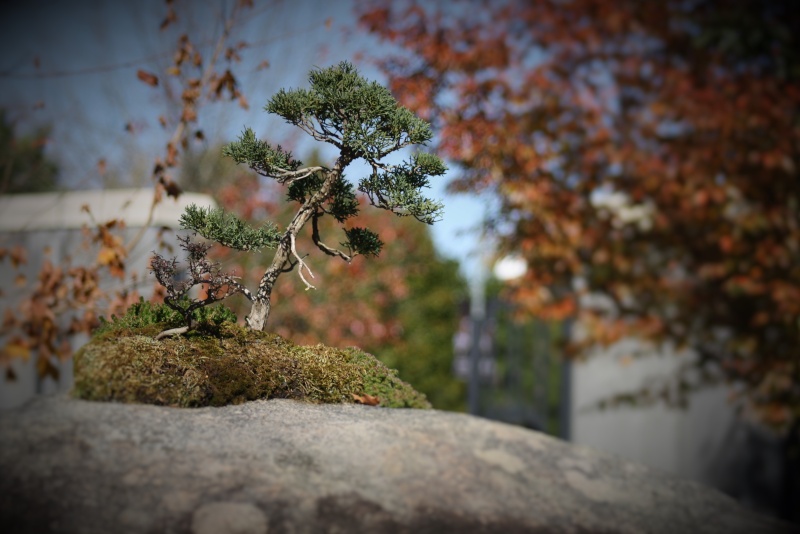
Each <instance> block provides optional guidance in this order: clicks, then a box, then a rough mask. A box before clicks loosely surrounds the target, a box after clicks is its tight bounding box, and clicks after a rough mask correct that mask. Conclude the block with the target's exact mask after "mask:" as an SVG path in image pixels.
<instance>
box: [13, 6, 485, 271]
mask: <svg viewBox="0 0 800 534" xmlns="http://www.w3.org/2000/svg"><path fill="white" fill-rule="evenodd" d="M230 5H232V1H228V2H223V1H218V0H195V1H192V2H178V6H177V8H178V9H177V10H178V16H179V22H178V25H176V26H173V27H172V28H169V29H168V30H167V31H159V30H158V25H159V23H160V21H161V20H162V19H163V18H164V15H165V14H166V7H165V4H164V2H162V1H160V0H159V1H156V0H146V1H141V2H124V1H116V2H114V1H112V2H109V1H102V0H72V1H70V2H47V1H42V0H38V1H37V0H33V1H29V2H25V3H24V5H22V3H19V5H16V6H14V7H3V8H2V10H3V16H2V17H0V36H1V37H0V39H2V40H3V43H2V44H3V50H4V51H5V52H4V54H3V56H2V59H0V106H3V107H6V108H7V109H9V111H10V115H11V117H12V119H14V120H15V121H16V122H17V124H18V126H19V129H20V130H22V131H24V130H25V129H26V128H32V127H33V126H35V125H37V124H50V125H51V126H52V128H53V132H52V136H51V142H50V144H49V146H48V151H49V153H50V154H51V155H52V156H53V157H54V158H57V159H58V160H59V162H60V163H61V168H62V169H63V179H64V180H65V181H66V183H68V184H69V186H70V187H74V188H88V187H93V186H96V185H97V184H98V183H100V178H99V176H98V174H97V161H98V160H99V159H101V158H102V159H105V160H106V161H108V166H109V169H111V170H112V172H117V173H118V174H125V175H126V176H127V177H128V178H129V179H130V180H132V181H133V182H134V183H140V184H147V183H148V182H147V179H148V178H147V175H148V174H149V169H150V168H151V166H152V161H153V158H154V156H155V155H157V154H159V153H160V151H161V150H162V148H161V147H163V146H164V144H165V141H166V139H167V138H168V136H169V133H170V130H169V129H167V130H166V131H165V130H163V129H162V128H160V126H159V125H158V122H157V118H158V115H159V110H160V109H162V108H163V107H164V93H163V89H161V88H151V87H149V86H147V85H145V84H144V83H142V82H140V81H138V80H137V78H136V71H137V70H138V69H144V70H148V71H156V70H157V69H158V67H159V65H164V64H165V62H168V61H169V56H170V55H171V54H172V52H173V51H174V49H175V44H176V40H177V36H178V33H176V32H177V30H178V26H179V25H180V26H182V25H184V24H186V25H188V26H189V27H190V28H193V30H190V34H191V36H192V38H193V39H195V40H196V41H199V42H200V43H201V46H203V50H204V51H207V50H208V48H209V47H210V44H205V43H212V42H213V41H214V39H215V37H216V36H218V35H219V32H220V22H219V20H220V17H219V16H218V13H219V11H220V9H221V8H223V6H227V7H228V8H229V7H230ZM186 6H191V9H190V10H188V11H187V10H186V9H185V8H186ZM246 14H247V15H246V17H244V18H243V20H242V21H241V22H240V23H239V24H238V25H237V27H236V30H235V34H236V38H235V40H236V41H238V40H240V39H241V40H243V41H246V42H248V43H250V45H251V46H249V47H248V48H245V49H243V50H242V52H241V56H242V62H241V63H240V64H238V65H233V69H232V70H233V71H234V74H235V75H237V77H238V79H239V82H240V84H241V87H242V91H243V93H244V94H245V96H246V97H247V98H248V100H249V102H250V109H249V110H248V111H245V110H242V109H240V108H238V106H235V105H233V104H223V105H209V106H205V107H204V108H202V110H201V113H200V122H199V126H200V128H201V129H202V130H203V132H204V133H205V135H206V138H207V139H208V142H209V143H214V142H227V141H230V140H232V139H233V138H235V136H236V135H237V134H238V133H239V132H240V131H241V129H242V128H243V127H244V126H245V125H247V126H250V127H252V128H253V129H254V130H256V132H257V133H258V134H259V135H260V136H261V137H263V138H265V139H268V140H270V141H272V142H281V143H282V144H284V145H285V146H290V147H292V148H293V149H294V151H295V152H296V153H297V154H299V155H300V154H303V153H304V152H305V151H307V150H310V149H311V148H312V147H314V146H319V144H318V143H316V142H314V141H313V140H310V139H308V140H306V139H303V137H302V136H298V135H297V134H296V133H295V132H293V131H292V129H291V128H290V127H288V126H287V125H284V124H282V123H281V122H279V119H276V118H274V117H271V116H269V115H268V114H266V113H265V112H263V111H261V108H262V107H263V105H264V103H265V102H266V101H267V99H268V98H269V96H271V95H272V94H273V93H274V92H275V91H277V90H278V89H280V88H281V87H297V86H302V85H304V84H305V79H306V75H307V72H308V70H309V69H310V68H312V67H314V66H327V65H331V64H335V63H337V62H339V61H341V60H350V61H357V59H358V58H359V57H362V56H363V57H364V60H362V61H361V62H358V64H359V67H360V68H361V71H362V73H363V74H364V75H365V76H367V77H369V78H372V79H377V80H379V81H383V80H384V77H383V76H382V74H381V73H380V71H378V70H377V69H376V68H375V67H373V66H372V65H371V64H370V63H369V58H370V57H372V58H375V57H377V56H379V55H380V54H381V53H383V52H384V51H386V50H387V47H386V46H385V45H382V44H380V43H379V42H377V40H375V39H374V38H373V37H371V36H369V35H366V34H365V33H364V32H363V31H360V30H357V29H356V28H355V27H354V21H353V15H352V6H351V2H350V1H337V2H319V1H315V0H306V1H302V0H296V1H294V2H287V1H271V2H270V1H266V2H265V1H263V0H262V1H258V0H257V1H256V2H255V7H254V9H253V10H250V11H249V12H246ZM264 60H266V61H268V62H269V67H267V68H263V69H258V68H257V67H258V65H259V64H260V63H261V62H262V61H264ZM127 123H131V124H133V125H134V126H135V130H136V132H137V133H136V134H135V135H131V134H130V133H128V132H126V131H125V129H124V126H125V124H127ZM323 155H328V156H331V157H332V156H333V152H331V151H330V150H327V151H325V150H324V151H323ZM357 171H358V169H357V168H356V169H353V170H351V172H350V176H353V177H355V176H357V174H358V173H357ZM453 172H455V171H453ZM450 176H452V174H451V175H450ZM447 178H448V177H445V179H444V180H438V181H436V182H435V183H434V184H433V187H432V189H431V191H430V194H431V196H433V197H436V198H440V199H443V200H444V202H445V215H444V218H443V220H442V221H440V222H438V223H437V224H435V225H434V226H433V228H432V234H433V238H434V241H435V243H436V245H437V248H438V249H439V250H440V251H441V252H442V254H443V255H445V256H448V257H453V258H456V259H458V260H459V261H460V262H462V269H463V270H464V272H465V274H467V275H468V276H471V275H472V274H474V273H475V270H476V269H475V267H476V265H475V258H474V256H473V255H471V254H470V251H472V250H474V249H475V248H476V244H477V238H476V234H474V233H471V232H468V231H467V230H468V229H469V228H474V227H475V226H476V225H477V223H478V222H479V220H480V218H481V217H483V215H484V214H485V211H486V209H487V207H486V206H487V202H486V199H479V198H475V197H474V196H465V195H449V194H447V193H446V191H445V190H444V186H445V184H446V182H447Z"/></svg>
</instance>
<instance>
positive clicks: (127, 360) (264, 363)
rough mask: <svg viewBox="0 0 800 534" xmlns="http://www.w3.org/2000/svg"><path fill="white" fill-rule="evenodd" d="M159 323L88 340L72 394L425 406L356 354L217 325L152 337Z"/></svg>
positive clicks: (201, 402) (186, 401)
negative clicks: (364, 399)
mask: <svg viewBox="0 0 800 534" xmlns="http://www.w3.org/2000/svg"><path fill="white" fill-rule="evenodd" d="M160 330H161V328H160V325H158V324H149V325H146V326H142V327H133V326H130V325H127V324H126V325H125V326H124V327H121V328H115V329H112V330H107V331H105V332H103V333H101V334H100V335H97V336H95V337H94V338H92V340H91V341H90V342H89V343H88V344H87V345H86V346H84V347H83V348H82V349H81V350H80V351H78V353H77V354H76V355H75V367H74V369H75V387H74V389H73V396H75V397H77V398H81V399H86V400H99V401H118V402H133V403H146V404H158V405H166V406H182V407H195V406H223V405H226V404H238V403H242V402H245V401H249V400H255V399H270V398H288V399H299V400H305V401H309V402H317V403H342V402H346V403H352V402H354V395H356V396H363V395H370V396H373V397H377V398H378V399H379V400H380V405H381V406H386V407H394V408H402V407H408V408H430V404H429V403H428V401H427V400H426V398H425V396H424V395H423V394H421V393H419V392H417V391H415V390H414V389H413V388H412V387H411V386H410V385H408V384H407V383H405V382H403V381H402V380H400V379H399V378H398V376H397V372H396V371H394V370H392V369H389V368H387V367H386V366H385V365H383V364H382V363H381V362H380V361H378V360H377V359H376V358H375V357H374V356H372V355H370V354H367V353H365V352H362V351H361V350H359V349H356V348H348V349H335V348H331V347H327V346H325V345H316V346H313V347H307V346H298V345H294V344H293V343H291V342H289V341H287V340H285V339H283V338H281V337H280V336H277V335H274V334H269V333H265V332H255V331H252V330H247V329H245V328H242V327H240V326H238V325H236V324H234V323H230V322H223V323H222V324H220V325H214V327H213V328H205V329H203V328H201V329H199V330H198V331H195V332H190V333H188V334H187V335H185V336H177V337H172V338H165V339H162V340H159V341H156V340H155V339H154V336H155V334H157V333H158V332H159V331H160Z"/></svg>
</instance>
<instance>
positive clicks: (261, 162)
mask: <svg viewBox="0 0 800 534" xmlns="http://www.w3.org/2000/svg"><path fill="white" fill-rule="evenodd" d="M309 82H310V88H309V89H292V90H288V91H287V90H280V91H279V92H278V93H277V94H276V95H275V96H273V97H272V99H271V100H270V101H269V102H268V103H267V105H266V107H265V110H266V111H267V112H269V113H274V114H277V115H279V116H281V117H283V118H284V119H285V120H286V121H287V122H288V123H290V124H292V125H294V126H297V127H298V128H300V129H301V130H302V131H303V132H305V133H306V134H308V135H310V136H311V137H313V138H314V139H316V140H317V141H322V142H325V143H329V144H331V145H333V146H334V147H336V149H337V150H338V157H337V158H336V160H335V162H334V163H333V166H331V167H325V166H310V167H304V166H303V164H302V162H300V161H298V160H296V159H294V158H293V157H292V154H291V153H290V152H288V151H286V150H284V149H283V148H281V146H280V145H277V146H274V147H273V146H272V145H270V144H269V143H267V142H265V141H261V140H259V139H257V138H256V136H255V134H254V133H253V131H252V130H251V129H249V128H247V129H245V130H244V132H243V133H242V134H241V136H240V137H239V139H238V141H236V142H234V143H231V144H230V145H228V146H226V147H225V149H224V154H225V155H227V156H229V157H231V158H233V159H234V160H235V161H236V162H237V163H244V164H246V165H248V166H249V167H250V168H251V169H252V170H254V171H255V172H257V173H258V174H260V175H262V176H265V177H268V178H271V179H274V180H276V181H277V182H279V183H280V184H282V185H285V186H286V187H287V188H288V195H287V196H288V200H290V201H294V202H296V203H298V204H299V208H298V209H297V212H296V213H295V215H294V217H293V218H292V220H291V222H290V223H289V225H288V226H287V227H286V229H285V230H283V231H280V230H279V229H278V228H277V226H276V225H275V224H273V223H271V222H265V223H264V225H263V226H261V227H260V228H251V227H249V226H248V225H247V224H245V223H244V222H242V221H241V220H239V219H238V218H237V217H235V216H234V215H232V214H230V213H226V212H224V211H223V210H221V209H206V208H200V207H197V206H194V205H192V206H189V207H188V208H187V209H186V211H185V212H184V214H183V215H182V217H181V227H182V228H184V229H187V230H192V231H194V232H196V233H198V234H200V235H201V236H203V237H205V238H206V239H208V240H210V241H213V242H216V243H219V244H221V245H224V246H226V247H230V248H234V249H237V250H242V251H258V250H260V249H261V248H265V247H268V248H273V249H275V254H274V256H273V259H272V262H271V264H270V265H269V267H268V268H267V269H266V271H265V272H264V275H263V276H262V277H261V280H260V282H259V284H258V288H257V289H256V290H255V291H250V290H249V289H248V288H246V287H245V286H244V285H242V284H241V283H240V282H239V281H238V280H237V279H236V278H235V277H232V276H230V275H226V274H224V273H221V272H220V271H219V270H215V269H212V268H211V267H210V266H209V264H207V263H203V260H204V258H203V255H204V254H205V253H206V251H207V250H208V249H207V247H203V246H201V247H196V246H193V247H192V248H189V247H190V245H189V243H188V242H187V243H186V246H185V247H184V248H185V249H186V250H187V251H188V252H189V255H190V263H192V262H194V265H195V266H197V265H202V266H203V269H204V270H203V272H202V273H201V272H199V271H198V276H195V275H194V274H192V273H189V274H190V281H189V282H187V283H191V281H192V280H194V281H195V282H198V283H203V284H206V285H209V287H214V288H215V290H214V293H213V295H210V294H209V295H210V297H209V298H206V299H204V300H195V301H193V304H192V306H193V307H197V306H203V305H206V304H210V303H211V302H213V301H214V300H218V299H219V298H224V296H227V295H229V294H230V292H231V291H236V292H240V293H242V294H243V295H244V296H245V297H246V298H247V299H248V300H249V301H250V302H251V303H252V306H251V309H250V312H249V314H248V315H247V317H246V323H247V326H248V327H249V328H252V329H254V330H263V329H264V328H265V326H266V324H267V319H268V318H269V312H270V297H271V294H272V290H273V288H274V286H275V282H276V281H277V279H278V277H279V276H280V275H281V274H282V273H285V272H289V271H292V270H293V269H295V268H297V272H298V274H299V275H300V278H301V280H302V281H303V283H304V284H305V285H306V289H315V287H314V286H313V285H312V284H311V282H310V280H309V278H313V277H314V275H313V273H312V272H311V270H310V269H309V267H308V265H307V264H306V263H305V262H304V261H303V258H304V256H302V255H301V254H300V252H299V251H298V250H297V236H298V234H299V233H300V231H301V230H302V229H303V228H304V227H305V226H306V224H307V223H309V222H310V223H311V238H312V241H313V243H314V244H315V245H316V246H317V247H318V248H319V249H320V250H321V251H322V252H324V253H325V254H327V255H329V256H333V257H336V258H340V259H342V260H344V261H347V262H350V261H351V260H352V259H353V258H354V257H355V256H356V255H358V254H364V255H369V256H377V255H378V254H379V252H380V250H381V247H382V245H383V243H382V242H381V240H380V237H379V236H378V235H377V234H376V233H375V232H373V231H371V230H369V229H368V228H359V227H350V226H348V225H347V221H348V219H350V218H352V217H353V216H355V215H356V214H357V213H358V209H359V203H358V199H357V197H356V194H357V193H356V188H357V190H358V191H360V192H361V193H363V194H364V195H366V197H367V199H368V200H369V202H370V204H371V205H373V206H375V207H378V208H381V209H385V210H389V211H391V212H394V213H395V214H397V215H399V216H411V217H414V218H416V219H417V220H419V221H421V222H423V223H426V224H432V223H433V222H435V221H436V220H437V219H438V217H439V216H440V214H441V210H442V204H441V203H440V202H436V201H433V200H431V199H428V198H426V197H425V196H423V194H422V192H421V190H422V189H423V188H425V187H428V184H429V181H428V180H429V177H430V176H439V175H442V174H444V172H445V171H446V166H445V164H444V163H443V162H442V160H441V159H439V158H438V157H437V156H435V155H433V154H429V153H424V152H416V153H414V154H412V155H411V156H410V157H409V158H408V159H407V160H405V161H402V162H401V163H399V164H391V165H390V164H387V163H384V162H383V159H384V158H385V157H386V156H388V155H389V154H391V153H393V152H396V151H398V150H400V149H402V148H404V147H407V146H412V145H424V144H425V143H427V142H428V141H429V140H430V139H431V138H432V136H433V134H432V132H431V128H430V125H429V124H428V123H427V122H425V121H424V120H422V119H420V118H419V117H417V116H415V115H414V114H413V113H412V112H411V111H409V110H408V109H406V108H404V107H402V106H401V105H399V104H398V102H397V101H396V100H395V99H394V97H392V95H391V93H390V92H389V91H388V89H386V88H385V87H383V86H381V85H380V84H378V83H376V82H370V81H368V80H366V79H364V78H363V77H361V76H360V75H359V74H358V71H357V70H356V69H355V67H354V66H353V65H352V64H350V63H348V62H342V63H340V64H339V65H337V66H335V67H331V68H327V69H315V70H312V71H311V73H310V74H309ZM358 159H362V160H364V161H365V162H366V163H367V164H368V165H369V168H370V169H371V172H370V173H369V174H368V175H367V176H364V177H362V178H361V179H360V180H359V181H358V184H357V186H356V185H354V184H353V183H351V182H350V181H348V180H347V179H345V176H344V171H345V169H346V168H347V167H348V165H350V163H352V162H353V161H355V160H358ZM323 217H332V218H333V219H335V220H336V222H337V223H338V224H339V227H340V228H341V230H342V237H341V238H340V239H341V241H340V242H339V244H338V246H336V247H334V246H330V245H328V244H326V243H325V242H323V241H322V236H320V231H319V220H320V219H322V218H323ZM197 254H199V255H200V256H198V257H194V256H197ZM193 255H194V256H193ZM158 258H159V257H158V256H157V257H156V262H155V263H153V265H152V266H151V267H152V268H153V271H154V272H155V273H156V276H157V278H158V280H159V281H160V282H161V283H162V285H165V287H166V288H167V290H168V295H170V286H169V285H168V283H169V281H170V280H172V279H173V276H174V274H175V273H174V266H175V263H174V260H173V262H167V261H164V260H163V258H162V259H161V260H162V261H158ZM167 267H171V268H172V269H173V270H172V272H169V273H167V272H166V271H164V269H166V268H167ZM193 269H194V270H196V267H195V268H193V267H192V266H191V265H190V270H192V271H193ZM159 270H161V271H163V272H162V273H161V274H160V273H159ZM193 272H194V271H193ZM200 274H201V275H202V276H199V275H200ZM192 276H194V278H192ZM165 282H167V283H166V284H165ZM184 289H186V290H187V291H188V287H185V285H179V286H176V285H175V284H173V291H172V292H173V293H175V295H174V296H172V297H171V298H172V300H173V301H175V300H176V299H177V298H178V297H181V296H183V295H185V293H186V291H184ZM193 309H194V308H193ZM186 313H190V311H187V312H186ZM189 317H190V315H189ZM188 328H191V324H187V329H188Z"/></svg>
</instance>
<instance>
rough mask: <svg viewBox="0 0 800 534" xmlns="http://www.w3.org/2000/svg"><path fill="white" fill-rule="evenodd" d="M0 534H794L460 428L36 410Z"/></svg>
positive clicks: (232, 411) (551, 442)
mask: <svg viewBox="0 0 800 534" xmlns="http://www.w3.org/2000/svg"><path fill="white" fill-rule="evenodd" d="M0 473H1V475H0V531H2V532H4V533H17V532H81V533H102V534H107V533H111V532H114V533H126V532H132V533H133V532H136V533H139V532H141V533H150V532H152V533H162V532H163V533H172V532H174V533H182V532H191V533H195V534H207V533H209V534H210V533H215V534H225V533H241V534H244V533H247V534H249V533H265V532H269V533H270V534H271V533H279V532H381V533H391V532H413V533H415V534H416V533H421V532H431V533H434V532H436V533H438V532H487V533H489V532H503V533H513V532H534V533H545V532H547V533H549V532H565V533H567V532H575V533H584V532H593V533H595V532H597V533H599V532H607V533H612V532H619V533H623V532H626V533H627V532H631V533H634V532H635V533H640V532H654V533H656V532H664V533H670V534H672V533H683V532H693V533H711V532H719V533H726V534H729V533H736V532H742V533H745V532H746V533H758V532H793V531H794V530H793V529H792V527H791V526H789V525H784V524H782V523H778V522H774V521H772V520H769V519H766V518H763V517H760V516H757V515H754V514H753V513H751V512H749V511H748V510H746V509H744V508H742V507H740V506H739V505H738V504H737V503H736V502H734V501H733V500H732V499H730V498H728V497H726V496H724V495H722V494H720V493H718V492H716V491H714V490H711V489H708V488H705V487H703V486H701V485H699V484H696V483H693V482H689V481H685V480H681V479H678V478H675V477H672V476H669V475H666V474H663V473H660V472H657V471H654V470H651V469H648V468H645V467H642V466H639V465H635V464H632V463H628V462H625V461H622V460H620V459H617V458H614V457H611V456H607V455H603V454H600V453H597V452H594V451H591V450H588V449H585V448H581V447H576V446H573V445H570V444H567V443H564V442H561V441H559V440H556V439H553V438H550V437H547V436H545V435H543V434H539V433H536V432H532V431H528V430H524V429H522V428H517V427H513V426H509V425H505V424H501V423H495V422H490V421H486V420H483V419H480V418H476V417H471V416H467V415H461V414H453V413H446V412H437V411H422V410H390V409H383V408H372V407H366V406H357V405H311V404H305V403H301V402H296V401H286V400H284V401H281V400H271V401H255V402H250V403H246V404H243V405H239V406H227V407H223V408H198V409H181V408H164V407H157V406H146V405H125V404H112V403H93V402H87V401H78V400H73V399H68V398H66V397H64V396H55V397H45V398H40V399H37V400H35V401H32V402H31V403H29V404H27V405H26V406H24V407H22V408H20V409H17V410H14V411H11V412H6V413H3V414H0Z"/></svg>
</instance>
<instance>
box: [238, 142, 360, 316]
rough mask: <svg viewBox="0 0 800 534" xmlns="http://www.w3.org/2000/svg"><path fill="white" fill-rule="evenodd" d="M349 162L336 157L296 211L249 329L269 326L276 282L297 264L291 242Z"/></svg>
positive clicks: (261, 288)
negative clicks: (323, 177)
mask: <svg viewBox="0 0 800 534" xmlns="http://www.w3.org/2000/svg"><path fill="white" fill-rule="evenodd" d="M350 161H351V158H349V157H346V156H344V155H342V156H340V157H339V159H338V160H336V165H334V166H333V169H331V170H329V171H328V172H326V173H325V181H324V182H323V183H322V186H321V187H320V188H319V190H318V191H317V192H316V193H314V194H313V195H311V196H310V197H309V198H308V199H306V201H305V202H304V203H303V205H302V206H301V207H300V209H299V210H298V211H297V213H296V214H295V216H294V218H293V219H292V222H291V223H289V226H288V227H287V228H286V232H284V234H283V237H282V238H281V242H280V244H279V245H278V250H276V251H275V256H274V257H273V258H272V263H271V264H270V266H269V268H268V269H267V271H266V272H265V273H264V276H263V277H261V281H260V282H259V284H258V291H257V292H256V294H255V296H254V297H253V299H252V302H253V304H252V306H251V307H250V313H249V314H248V315H247V317H246V318H245V322H246V323H247V326H248V327H249V328H252V329H253V330H264V329H265V328H266V326H267V320H268V319H269V312H270V299H271V296H272V288H273V287H274V286H275V282H276V281H277V280H278V276H280V275H281V273H285V272H288V271H291V270H292V269H293V268H294V267H295V265H297V264H296V263H292V260H291V256H292V242H293V241H294V240H295V238H296V237H297V234H298V233H300V230H301V229H302V228H303V226H304V225H305V224H306V223H307V222H308V221H309V220H310V219H311V217H312V216H313V215H314V213H316V211H317V208H318V207H319V206H320V205H321V204H322V203H323V202H325V201H326V200H327V199H328V197H329V196H330V194H331V189H332V188H333V184H334V183H335V182H336V180H338V179H340V178H341V176H342V172H343V171H344V168H345V167H347V165H348V164H349V163H350Z"/></svg>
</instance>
